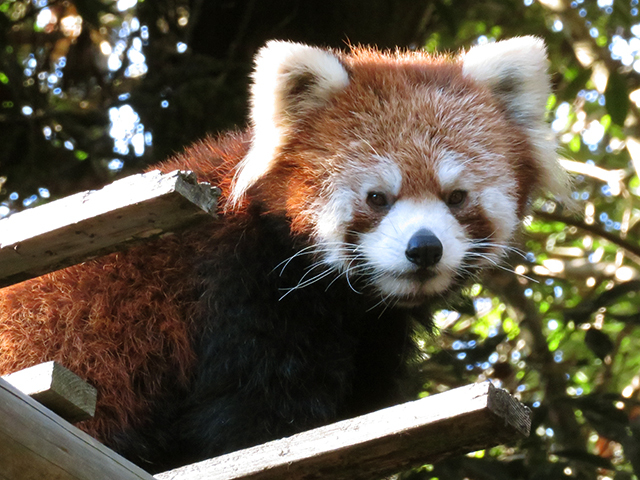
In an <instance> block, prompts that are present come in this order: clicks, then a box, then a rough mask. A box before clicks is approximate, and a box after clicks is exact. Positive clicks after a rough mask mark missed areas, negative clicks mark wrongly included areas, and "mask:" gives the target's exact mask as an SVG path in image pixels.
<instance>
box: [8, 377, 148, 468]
mask: <svg viewBox="0 0 640 480" xmlns="http://www.w3.org/2000/svg"><path fill="white" fill-rule="evenodd" d="M0 472H1V474H2V475H3V476H5V477H6V478H7V479H10V480H42V479H47V480H113V479H118V480H152V479H153V477H151V475H149V474H148V473H146V472H144V471H143V470H142V469H140V468H138V467H137V466H135V465H133V464H132V463H131V462H129V461H127V460H125V459H124V458H122V457H120V456H119V455H117V454H115V453H114V452H112V451H111V450H109V449H108V448H107V447H105V446H104V445H102V444H101V443H100V442H98V441H96V440H94V439H93V438H91V437H90V436H88V435H87V434H85V433H84V432H81V431H80V430H78V429H77V428H75V427H74V426H72V425H70V424H69V423H67V422H66V421H64V420H63V419H62V418H60V417H59V416H57V415H56V414H55V413H53V412H51V411H50V410H48V409H46V408H45V407H43V406H42V405H40V404H39V403H38V402H36V401H35V400H33V399H32V398H29V397H28V396H26V395H25V394H23V393H22V392H20V391H19V390H18V389H16V388H15V387H13V386H12V385H10V384H9V383H7V382H6V381H4V380H2V379H0Z"/></svg>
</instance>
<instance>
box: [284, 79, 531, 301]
mask: <svg viewBox="0 0 640 480" xmlns="http://www.w3.org/2000/svg"><path fill="white" fill-rule="evenodd" d="M354 70H355V69H354ZM450 75H451V76H450V77H449V76H447V77H445V78H441V79H439V80H438V81H434V82H433V83H431V84H426V85H425V84H423V83H422V82H419V81H415V80H412V79H411V78H407V76H405V78H398V77H401V76H402V72H397V71H390V72H386V74H385V72H382V73H381V72H377V75H376V76H375V77H374V78H371V77H366V78H362V76H360V75H358V74H357V72H356V71H353V73H352V78H351V84H350V86H349V87H347V88H346V89H345V90H344V91H343V92H342V93H341V94H340V95H339V96H337V97H336V99H335V104H334V105H330V106H328V107H327V108H326V109H325V110H324V111H323V112H322V113H321V114H319V115H317V117H316V118H315V119H313V120H309V122H308V123H309V125H308V128H309V129H310V130H311V132H310V133H307V134H306V135H307V136H306V138H304V139H302V140H300V144H299V146H298V147H297V148H299V149H300V151H299V152H298V155H300V156H301V157H305V156H310V157H323V158H321V159H318V158H314V159H308V160H305V163H307V162H308V163H311V164H315V165H320V166H322V168H321V169H319V170H318V173H317V174H316V175H317V176H318V178H322V179H323V184H324V188H322V189H320V190H318V192H317V194H316V198H315V199H314V200H313V201H312V202H311V203H310V205H309V206H308V207H307V208H306V210H305V211H304V213H303V215H304V216H305V218H311V219H313V220H312V221H313V226H312V228H313V241H314V244H315V245H316V246H317V247H318V251H319V252H321V256H322V259H323V261H324V262H325V263H326V264H328V265H330V266H331V268H333V269H335V270H337V271H340V272H344V273H345V275H347V276H348V277H349V278H350V280H351V281H352V283H353V284H354V286H355V288H358V285H363V284H365V285H367V286H369V287H373V289H374V290H375V291H377V292H379V294H380V295H381V296H382V297H383V298H385V299H388V300H389V301H401V302H403V303H414V302H420V301H422V300H423V299H424V298H426V297H430V296H433V295H437V294H442V293H444V292H445V291H447V290H449V289H450V288H451V287H452V286H454V285H456V284H457V283H459V281H460V280H461V279H463V278H465V277H468V276H469V274H471V273H474V272H476V271H477V270H478V268H480V267H483V266H487V265H492V264H496V263H497V262H498V261H499V260H500V258H501V257H502V255H503V254H504V252H505V250H506V249H508V248H510V247H509V245H510V242H511V239H512V237H513V234H514V231H515V230H516V228H517V225H518V223H519V216H520V214H521V213H522V209H523V208H524V205H525V202H526V197H527V195H528V193H529V190H530V187H531V184H532V183H533V181H534V179H529V181H527V182H522V181H521V179H519V178H518V173H517V172H516V168H515V166H514V163H515V162H513V161H511V160H510V158H511V157H513V156H514V155H519V156H521V157H522V156H526V153H523V152H522V151H521V149H519V148H514V147H513V145H518V144H522V143H526V139H525V138H524V136H523V135H522V134H521V133H520V131H519V130H518V129H514V127H513V125H511V124H510V122H509V119H508V118H507V117H506V116H505V113H504V112H502V111H501V110H500V109H499V108H498V107H497V106H496V103H495V101H493V100H492V99H491V98H490V97H489V96H488V95H487V94H486V92H483V91H481V90H479V89H478V88H477V87H475V86H474V85H473V84H472V83H471V82H468V81H465V80H464V79H463V78H462V76H461V72H460V71H459V70H451V72H450ZM383 88H388V89H389V90H390V92H392V93H383V92H382V89H383ZM526 162H529V163H530V164H531V163H532V160H531V159H530V158H524V159H522V160H521V161H520V163H521V164H526ZM522 168H523V169H525V170H527V171H528V172H529V173H531V175H536V176H537V175H538V172H536V170H535V168H534V167H533V166H529V167H527V168H525V166H524V165H522ZM356 279H358V280H360V282H357V281H356Z"/></svg>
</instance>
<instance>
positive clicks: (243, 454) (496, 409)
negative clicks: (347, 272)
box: [155, 382, 531, 480]
mask: <svg viewBox="0 0 640 480" xmlns="http://www.w3.org/2000/svg"><path fill="white" fill-rule="evenodd" d="M529 415H530V411H529V409H528V408H527V407H525V406H524V405H522V404H520V403H519V402H518V401H517V400H515V399H514V398H513V397H511V396H510V395H509V394H508V393H506V392H505V391H504V390H499V389H496V388H495V387H493V385H492V384H491V383H489V382H487V383H483V384H473V385H469V386H466V387H461V388H457V389H454V390H450V391H448V392H445V393H441V394H439V395H433V396H431V397H427V398H424V399H422V400H417V401H415V402H409V403H405V404H402V405H398V406H395V407H391V408H387V409H384V410H379V411H377V412H374V413H371V414H369V415H364V416H361V417H357V418H354V419H351V420H346V421H343V422H338V423H334V424H332V425H327V426H325V427H321V428H317V429H314V430H310V431H307V432H304V433H300V434H298V435H294V436H292V437H289V438H284V439H282V440H277V441H274V442H270V443H266V444H264V445H259V446H256V447H252V448H248V449H246V450H241V451H238V452H234V453H230V454H228V455H223V456H221V457H217V458H213V459H211V460H206V461H204V462H200V463H195V464H193V465H189V466H186V467H182V468H178V469H176V470H171V471H169V472H164V473H161V474H159V475H156V476H155V478H156V479H158V480H240V479H242V480H249V479H250V480H276V479H277V480H281V479H285V478H286V479H287V480H302V479H308V480H310V479H321V478H327V479H329V478H330V479H332V480H359V479H363V480H364V479H371V478H383V477H384V476H385V475H390V474H393V473H397V472H399V471H402V470H405V469H408V468H411V467H415V466H419V465H423V464H425V463H433V462H436V461H438V460H441V459H443V458H445V457H447V456H451V455H456V454H462V453H468V452H472V451H475V450H479V449H484V448H489V447H493V446H495V445H498V444H500V443H505V442H510V441H513V440H517V439H519V438H522V437H524V436H528V435H529V429H530V426H531V421H530V418H529Z"/></svg>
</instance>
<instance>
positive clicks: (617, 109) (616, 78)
mask: <svg viewBox="0 0 640 480" xmlns="http://www.w3.org/2000/svg"><path fill="white" fill-rule="evenodd" d="M604 98H605V100H606V106H607V113H608V114H609V115H611V121H612V122H613V123H615V124H617V125H620V126H622V125H624V121H625V120H626V118H627V113H628V112H629V106H630V101H629V93H628V92H627V83H626V81H625V78H624V77H623V76H622V75H620V74H619V73H618V72H616V71H612V72H610V73H609V81H608V82H607V89H606V90H605V92H604Z"/></svg>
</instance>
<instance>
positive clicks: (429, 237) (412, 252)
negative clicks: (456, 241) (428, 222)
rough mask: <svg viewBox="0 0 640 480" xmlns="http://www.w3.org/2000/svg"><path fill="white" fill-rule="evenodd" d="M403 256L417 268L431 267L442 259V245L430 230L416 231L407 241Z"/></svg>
mask: <svg viewBox="0 0 640 480" xmlns="http://www.w3.org/2000/svg"><path fill="white" fill-rule="evenodd" d="M404 254H405V255H406V256H407V259H408V260H409V261H410V262H411V263H415V264H416V265H418V266H419V267H423V268H426V267H433V266H434V265H435V264H436V263H438V262H439V261H440V259H441V258H442V243H440V240H438V237H436V236H435V235H434V234H433V232H431V231H430V230H427V229H422V230H418V231H417V232H416V233H414V234H413V236H412V237H411V238H410V239H409V243H408V244H407V250H406V251H405V252H404Z"/></svg>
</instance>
